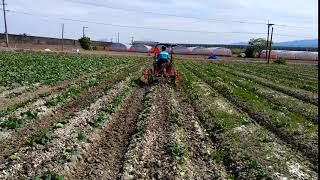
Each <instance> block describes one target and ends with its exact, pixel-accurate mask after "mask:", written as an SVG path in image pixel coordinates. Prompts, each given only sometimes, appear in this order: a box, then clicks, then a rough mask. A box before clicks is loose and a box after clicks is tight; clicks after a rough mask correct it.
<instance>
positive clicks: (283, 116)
mask: <svg viewBox="0 0 320 180" xmlns="http://www.w3.org/2000/svg"><path fill="white" fill-rule="evenodd" d="M187 67H188V69H189V70H191V71H192V72H194V73H195V74H196V75H197V76H199V77H201V78H202V79H203V80H204V81H205V82H207V83H208V84H209V85H210V86H212V87H213V88H215V89H216V90H217V91H218V92H219V93H221V94H222V95H223V96H224V97H226V98H227V99H229V100H230V101H231V102H233V103H234V104H236V105H237V106H238V107H239V108H241V109H242V110H244V111H245V112H247V113H248V114H249V115H250V116H251V117H252V118H253V119H255V120H256V121H257V122H258V123H259V124H261V125H262V126H265V127H266V128H267V129H269V130H270V131H272V132H274V133H275V134H276V135H278V136H279V137H280V138H281V139H283V140H284V141H286V142H288V143H291V144H293V147H294V148H297V149H298V150H299V151H301V152H302V153H303V154H304V155H305V157H306V158H307V159H309V160H310V161H311V162H313V164H314V165H315V166H316V164H317V158H315V157H318V149H317V148H316V147H317V143H318V135H317V132H318V128H317V126H316V125H314V124H312V123H310V122H309V121H308V120H306V119H305V118H304V117H303V116H301V115H300V114H297V113H293V112H290V111H284V110H283V108H282V106H278V105H276V104H274V103H273V102H272V101H270V100H268V99H265V98H263V97H261V96H258V95H257V94H255V93H253V92H251V91H249V90H247V89H246V88H242V87H240V86H238V85H236V83H237V81H238V80H239V77H237V76H233V75H230V74H228V73H226V72H224V71H220V70H218V69H212V68H211V67H210V66H209V65H207V66H201V65H199V66H195V65H193V66H192V65H187ZM195 69H197V71H195Z"/></svg>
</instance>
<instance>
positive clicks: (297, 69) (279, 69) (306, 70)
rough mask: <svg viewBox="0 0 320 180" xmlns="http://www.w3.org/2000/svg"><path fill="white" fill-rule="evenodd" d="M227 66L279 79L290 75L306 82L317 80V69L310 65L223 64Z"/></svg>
mask: <svg viewBox="0 0 320 180" xmlns="http://www.w3.org/2000/svg"><path fill="white" fill-rule="evenodd" d="M225 65H228V66H233V67H239V68H240V69H242V70H244V69H252V70H256V71H257V72H260V71H262V72H265V73H266V74H269V75H272V74H273V75H279V76H280V77H288V75H291V78H293V77H296V78H303V79H308V80H316V79H318V73H317V71H318V67H317V66H312V65H300V64H299V65H295V64H288V65H277V64H270V65H267V64H255V63H235V64H225Z"/></svg>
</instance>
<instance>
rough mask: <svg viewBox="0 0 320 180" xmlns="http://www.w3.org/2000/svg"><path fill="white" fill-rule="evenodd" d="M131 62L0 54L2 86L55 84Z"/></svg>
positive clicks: (35, 54) (14, 53) (46, 55)
mask: <svg viewBox="0 0 320 180" xmlns="http://www.w3.org/2000/svg"><path fill="white" fill-rule="evenodd" d="M128 61H132V58H127V57H106V56H82V55H70V54H69V55H68V54H64V55H61V54H52V53H50V54H48V53H29V52H28V53H25V52H23V53H21V52H1V54H0V77H1V79H0V86H10V85H12V84H14V83H15V84H16V83H18V84H22V85H23V84H26V85H29V84H33V83H38V82H40V83H41V84H54V83H55V82H57V81H61V80H65V79H71V78H74V77H77V76H80V75H82V74H85V73H88V72H93V71H96V70H98V69H101V68H104V67H108V66H114V65H120V64H123V63H127V62H128Z"/></svg>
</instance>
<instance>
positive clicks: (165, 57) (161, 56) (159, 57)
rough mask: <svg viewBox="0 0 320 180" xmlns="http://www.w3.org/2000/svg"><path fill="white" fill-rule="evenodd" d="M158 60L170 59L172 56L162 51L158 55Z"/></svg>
mask: <svg viewBox="0 0 320 180" xmlns="http://www.w3.org/2000/svg"><path fill="white" fill-rule="evenodd" d="M157 59H158V60H159V59H168V60H169V59H170V55H169V53H168V52H167V51H161V52H160V53H159V54H158V55H157Z"/></svg>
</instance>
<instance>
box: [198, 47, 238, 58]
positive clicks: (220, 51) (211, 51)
mask: <svg viewBox="0 0 320 180" xmlns="http://www.w3.org/2000/svg"><path fill="white" fill-rule="evenodd" d="M192 54H194V55H206V56H212V55H216V56H228V57H230V56H232V52H231V50H230V49H227V48H222V47H213V48H203V47H197V48H194V49H193V50H192Z"/></svg>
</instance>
